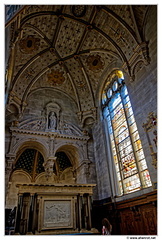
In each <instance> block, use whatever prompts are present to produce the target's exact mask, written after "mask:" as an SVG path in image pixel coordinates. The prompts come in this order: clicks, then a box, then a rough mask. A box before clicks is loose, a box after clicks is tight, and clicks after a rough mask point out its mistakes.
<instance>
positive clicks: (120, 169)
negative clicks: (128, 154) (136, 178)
mask: <svg viewBox="0 0 162 240" xmlns="http://www.w3.org/2000/svg"><path fill="white" fill-rule="evenodd" d="M109 115H110V121H111V127H112V128H113V123H112V118H111V114H109ZM112 134H113V138H114V144H115V148H116V154H117V159H118V165H119V173H120V178H121V183H122V188H123V194H125V193H126V192H125V187H124V183H123V180H124V177H123V174H122V168H121V157H120V153H119V148H118V145H117V143H116V140H115V139H116V138H115V134H114V129H113V131H112Z"/></svg>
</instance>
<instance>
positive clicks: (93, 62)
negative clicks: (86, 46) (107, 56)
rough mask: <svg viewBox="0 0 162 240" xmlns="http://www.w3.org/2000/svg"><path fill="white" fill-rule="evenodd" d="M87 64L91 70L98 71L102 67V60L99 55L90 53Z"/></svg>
mask: <svg viewBox="0 0 162 240" xmlns="http://www.w3.org/2000/svg"><path fill="white" fill-rule="evenodd" d="M87 65H88V67H89V69H90V70H91V71H93V72H99V71H100V70H101V69H103V67H104V62H103V61H102V60H101V56H99V55H91V56H89V57H88V58H87Z"/></svg>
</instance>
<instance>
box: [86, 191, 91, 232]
mask: <svg viewBox="0 0 162 240" xmlns="http://www.w3.org/2000/svg"><path fill="white" fill-rule="evenodd" d="M87 207H88V226H87V227H88V230H91V228H92V219H91V196H90V195H88V196H87Z"/></svg>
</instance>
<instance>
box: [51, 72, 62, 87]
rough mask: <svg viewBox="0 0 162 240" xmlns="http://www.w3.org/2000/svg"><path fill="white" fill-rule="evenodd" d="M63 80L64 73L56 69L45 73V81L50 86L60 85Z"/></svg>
mask: <svg viewBox="0 0 162 240" xmlns="http://www.w3.org/2000/svg"><path fill="white" fill-rule="evenodd" d="M64 81H65V77H64V73H63V72H60V71H58V70H52V71H51V73H49V74H47V82H49V83H50V84H51V85H52V86H57V85H61V84H62V83H63V82H64Z"/></svg>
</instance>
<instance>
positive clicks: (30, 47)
mask: <svg viewBox="0 0 162 240" xmlns="http://www.w3.org/2000/svg"><path fill="white" fill-rule="evenodd" d="M39 45H40V39H39V38H35V37H34V36H28V37H27V38H23V39H21V40H20V43H19V46H20V51H21V52H22V53H27V54H30V53H33V51H36V50H38V48H39Z"/></svg>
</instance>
